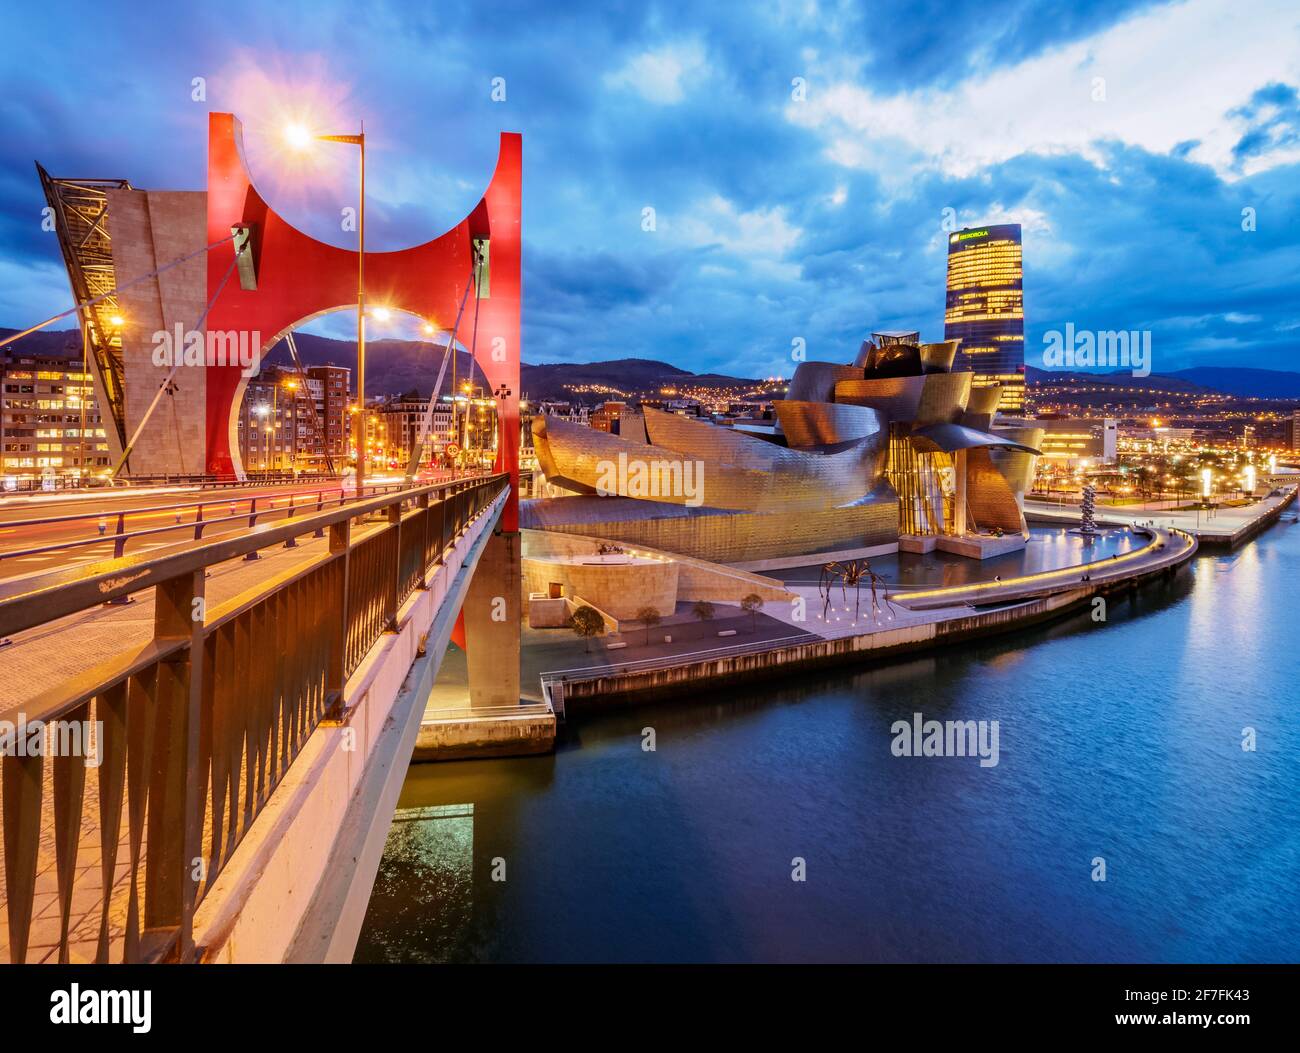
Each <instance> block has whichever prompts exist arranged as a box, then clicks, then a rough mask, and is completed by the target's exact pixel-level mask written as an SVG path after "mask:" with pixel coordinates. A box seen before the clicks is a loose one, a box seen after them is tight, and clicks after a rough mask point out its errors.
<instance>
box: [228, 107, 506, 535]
mask: <svg viewBox="0 0 1300 1053" xmlns="http://www.w3.org/2000/svg"><path fill="white" fill-rule="evenodd" d="M242 135H243V133H242V128H241V125H240V122H239V121H238V120H237V119H236V118H235V116H234V115H233V114H229V113H213V114H210V115H209V121H208V198H207V206H208V215H207V223H208V227H207V237H208V244H212V243H213V242H216V241H220V240H221V239H224V238H229V236H230V234H231V230H232V228H236V227H248V228H250V229H251V231H252V249H251V251H252V253H253V263H254V267H255V271H256V288H252V289H246V288H243V287H241V284H240V283H239V282H236V281H228V282H226V284H225V287H224V288H222V289H221V294H220V296H218V297H217V298H216V300H215V302H213V303H212V309H211V311H210V312H209V314H208V318H207V330H208V331H209V332H212V331H223V332H248V333H253V332H257V333H260V334H261V349H260V350H261V352H262V353H263V354H265V353H266V352H267V351H269V350H270V349H271V348H272V347H273V346H274V345H275V344H276V342H277V341H279V340H280V339H282V338H283V337H284V335H285V334H286V333H288V332H289V331H291V330H293V329H295V328H297V327H298V326H300V325H302V324H304V323H305V322H308V321H310V320H311V319H313V318H316V317H318V316H320V315H323V314H327V313H329V312H331V311H338V310H346V309H348V308H352V309H355V308H356V300H357V262H358V260H357V253H356V252H355V251H353V250H350V249H341V248H336V247H335V246H333V245H326V244H325V243H324V242H321V241H317V240H316V239H315V238H312V237H310V236H308V235H306V234H304V233H303V232H302V231H300V230H298V229H297V228H295V227H294V226H293V225H292V224H290V223H289V222H287V221H286V220H285V219H284V218H283V217H281V216H280V215H279V214H277V213H276V212H275V210H274V209H273V208H271V206H270V205H268V204H267V202H266V201H265V200H264V199H263V198H262V196H261V195H260V194H259V193H258V192H257V189H256V187H254V185H253V181H252V178H251V176H250V175H249V172H248V167H247V165H246V164H245V163H244V156H243V142H242ZM522 162H523V141H522V138H521V136H520V135H519V134H518V133H514V132H503V133H501V144H500V148H499V152H498V155H497V165H496V170H495V172H494V173H493V175H492V179H491V182H490V183H489V184H488V188H487V190H486V191H485V192H484V194H483V197H482V199H481V200H480V201H479V203H478V205H477V206H475V208H474V210H473V211H472V212H471V213H470V214H469V215H468V216H467V217H466V218H465V219H463V220H461V222H460V223H458V224H457V225H456V226H455V227H453V228H452V229H451V230H449V231H447V232H446V233H445V234H442V235H439V236H438V237H436V238H434V239H433V240H432V241H426V242H425V243H424V244H422V245H415V246H412V247H410V248H406V249H400V250H398V251H396V252H367V253H366V259H365V273H366V302H367V304H368V305H374V306H383V307H387V308H389V309H390V310H394V311H407V312H409V313H411V314H414V315H418V316H419V317H421V318H423V319H425V320H426V321H428V322H431V323H433V324H434V325H436V326H439V327H440V328H446V327H447V326H448V325H449V323H450V320H451V319H452V318H453V317H454V316H455V313H456V307H457V305H458V304H459V303H460V300H461V297H462V295H463V294H464V292H465V286H466V283H467V282H469V281H470V280H471V271H472V267H473V258H474V256H473V254H474V242H475V241H478V240H480V239H486V240H487V242H488V246H489V253H488V260H489V273H490V280H489V281H488V282H485V283H484V284H485V286H486V287H485V289H484V290H483V293H484V294H485V295H483V298H482V300H481V302H480V304H479V318H478V337H477V342H476V351H475V358H476V361H477V364H478V365H479V366H480V367H481V368H482V370H483V373H484V374H485V376H486V377H487V380H488V383H489V384H490V385H491V388H492V390H494V391H501V390H502V388H503V387H504V391H505V392H508V393H509V394H504V393H503V394H502V396H500V397H498V399H497V406H498V413H497V427H498V428H499V429H500V430H499V432H498V442H497V458H496V466H495V470H496V471H497V472H504V473H507V474H508V475H509V477H510V483H511V486H510V498H509V505H508V506H507V507H506V508H505V509H504V510H503V513H502V519H501V529H502V530H505V531H515V530H517V529H518V516H519V512H518V499H517V496H516V495H517V494H518V488H519V441H518V435H519V362H520V357H521V347H520V342H521V333H520V306H521V298H522V281H521V274H520V270H521V268H520V260H521V244H520V240H521V235H520V213H521V182H522ZM235 251H236V250H235V246H234V244H233V243H232V242H229V241H228V242H226V243H225V244H223V245H219V246H218V247H217V248H215V249H214V250H213V251H211V252H209V253H208V298H209V300H212V298H213V297H214V296H216V294H217V290H218V288H219V287H220V286H221V282H222V278H223V277H224V276H225V275H226V274H227V273H228V272H229V271H230V268H231V263H232V261H233V259H234V254H235ZM470 295H471V296H473V295H474V294H473V292H472V291H471V293H470ZM246 384H247V377H245V376H244V375H243V373H242V371H241V369H240V367H239V364H238V363H232V364H229V365H214V364H209V366H208V369H207V470H208V472H210V473H213V474H216V475H225V476H229V475H231V474H239V473H240V472H241V470H242V465H241V464H240V462H239V443H238V440H237V435H236V431H235V410H236V408H237V407H238V406H239V403H240V399H241V398H242V397H243V391H244V387H245V385H246Z"/></svg>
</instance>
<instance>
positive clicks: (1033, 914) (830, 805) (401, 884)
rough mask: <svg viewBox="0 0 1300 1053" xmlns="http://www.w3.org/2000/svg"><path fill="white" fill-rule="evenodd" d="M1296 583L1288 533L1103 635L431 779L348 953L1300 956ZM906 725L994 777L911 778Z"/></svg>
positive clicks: (1042, 642)
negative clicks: (970, 741)
mask: <svg viewBox="0 0 1300 1053" xmlns="http://www.w3.org/2000/svg"><path fill="white" fill-rule="evenodd" d="M1054 543H1056V542H1052V541H1039V542H1036V544H1042V545H1049V544H1054ZM1064 544H1072V542H1070V541H1067V542H1064ZM1031 549H1032V546H1031ZM1026 558H1028V557H1026ZM873 565H874V561H873ZM1298 583H1300V527H1287V526H1279V527H1275V528H1274V529H1272V530H1271V531H1269V532H1268V533H1266V534H1265V535H1263V537H1262V538H1261V539H1260V540H1259V541H1257V542H1256V543H1255V544H1253V545H1250V546H1248V547H1247V548H1245V549H1244V550H1242V551H1240V552H1238V553H1234V554H1232V555H1228V556H1221V557H1220V556H1202V557H1199V558H1198V559H1197V560H1196V561H1195V563H1194V564H1193V566H1192V567H1191V568H1189V569H1188V570H1186V571H1184V573H1183V575H1182V576H1181V578H1180V579H1179V580H1178V581H1177V582H1176V583H1174V584H1172V585H1162V586H1153V587H1149V588H1147V589H1145V590H1143V591H1142V592H1141V593H1139V594H1138V596H1137V597H1136V598H1134V599H1125V600H1115V601H1112V603H1111V605H1110V610H1109V612H1108V613H1109V617H1108V620H1107V621H1106V622H1105V623H1103V624H1096V623H1093V622H1092V621H1091V619H1090V618H1089V617H1088V616H1087V615H1086V614H1084V615H1080V616H1078V617H1074V618H1071V619H1070V620H1068V621H1065V622H1061V623H1057V624H1055V625H1053V626H1050V627H1047V628H1039V629H1034V630H1031V631H1025V632H1022V633H1019V634H1015V635H1012V636H1009V637H1006V638H1003V639H1000V640H997V641H992V642H985V643H982V644H977V645H968V646H965V647H962V648H960V649H957V650H953V651H952V652H949V653H943V654H932V655H927V656H924V657H918V658H916V659H914V660H911V661H906V662H897V663H894V664H890V665H881V666H875V667H871V668H865V669H862V670H858V671H853V672H842V673H836V674H826V675H816V676H812V675H802V676H799V677H797V678H795V679H786V680H781V681H773V682H771V683H769V684H763V685H759V686H755V687H750V688H746V689H743V690H731V691H726V692H708V693H705V694H703V695H702V696H701V697H700V698H699V699H698V700H697V701H696V702H695V703H693V704H690V703H676V702H675V703H665V704H663V705H657V706H644V707H640V708H637V709H635V710H624V711H620V712H617V713H609V714H606V715H602V716H596V717H587V718H584V719H581V720H578V721H576V722H575V723H574V724H572V725H571V726H570V727H569V728H568V729H567V730H566V733H565V738H564V740H563V742H562V743H561V744H560V747H559V749H558V750H557V752H556V754H555V755H554V756H547V757H539V758H531V759H523V760H497V761H476V762H462V763H452V764H438V765H417V766H415V767H414V768H413V769H412V773H411V775H410V777H409V778H408V781H407V784H406V787H405V789H404V791H403V795H402V800H401V811H400V812H399V814H398V817H397V821H396V822H395V824H394V827H393V832H392V834H391V835H390V837H389V841H388V846H387V849H386V853H385V857H384V861H383V864H382V867H381V872H380V875H379V878H378V880H377V882H376V885H375V891H374V896H373V898H372V901H371V905H370V911H369V914H368V916H367V920H366V925H365V930H364V932H363V935H362V939H361V944H360V946H359V948H358V951H357V959H358V960H359V961H383V960H388V961H465V960H472V961H603V960H610V961H678V960H682V961H718V960H723V961H766V960H782V961H807V960H821V961H825V960H868V961H950V960H952V961H1047V960H1050V961H1094V960H1102V961H1111V960H1118V961H1127V960H1139V961H1238V960H1285V961H1295V960H1300V691H1298V690H1297V674H1300V589H1298V588H1297V585H1298ZM916 712H920V713H923V714H924V716H925V718H927V719H936V720H952V719H961V720H968V719H969V720H976V721H979V720H986V721H994V720H996V721H998V722H999V725H998V727H999V763H998V764H997V765H996V766H995V767H981V766H980V765H979V762H978V760H977V759H975V758H968V757H967V758H957V757H950V758H936V757H931V758H903V757H895V756H893V754H892V753H891V749H890V745H891V740H892V737H893V736H892V735H891V730H890V726H891V724H892V723H893V722H894V721H896V720H900V719H901V720H910V719H911V717H912V714H913V713H916ZM646 728H653V729H654V733H655V739H656V747H657V748H656V750H655V751H654V752H646V751H644V750H643V749H642V742H643V729H646ZM1246 728H1251V729H1254V734H1255V737H1256V745H1257V748H1256V749H1255V750H1254V751H1253V752H1250V751H1244V750H1243V749H1242V742H1243V729H1246ZM795 857H799V858H802V859H803V860H805V861H806V864H805V865H806V875H807V880H806V881H803V882H795V881H792V880H791V871H792V862H791V861H792V860H793V859H794V858H795ZM1098 858H1101V859H1104V860H1105V867H1106V880H1105V881H1104V882H1098V881H1094V880H1092V875H1093V872H1094V860H1095V859H1098ZM502 870H504V874H502ZM494 876H495V877H501V876H504V878H505V880H503V881H502V880H494Z"/></svg>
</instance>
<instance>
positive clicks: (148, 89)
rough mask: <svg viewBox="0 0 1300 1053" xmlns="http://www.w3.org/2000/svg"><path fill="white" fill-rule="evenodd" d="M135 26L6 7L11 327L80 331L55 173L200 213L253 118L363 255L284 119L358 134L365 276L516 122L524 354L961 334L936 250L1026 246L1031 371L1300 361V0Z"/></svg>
mask: <svg viewBox="0 0 1300 1053" xmlns="http://www.w3.org/2000/svg"><path fill="white" fill-rule="evenodd" d="M114 6H115V8H116V10H115V12H114V14H113V15H112V17H105V14H104V12H105V7H104V5H103V4H102V3H95V4H93V5H92V4H89V3H78V2H71V3H69V2H59V0H52V2H48V3H44V4H39V5H36V4H27V5H22V7H21V8H19V7H18V6H17V5H13V6H11V7H10V9H9V11H8V12H7V14H6V30H7V32H6V44H7V46H6V47H5V49H4V51H3V57H2V58H0V127H3V129H4V134H3V136H0V325H3V326H11V327H19V326H26V325H29V324H32V323H34V322H36V321H38V320H40V319H42V318H44V317H47V316H48V315H50V314H53V313H55V312H57V311H60V310H63V309H66V308H67V307H69V306H70V305H71V301H70V294H69V291H68V286H67V280H66V275H65V273H64V270H63V266H62V262H61V259H60V256H59V252H58V247H57V243H56V242H55V239H54V235H53V234H50V233H48V232H44V231H42V229H41V208H42V207H43V205H44V200H43V198H42V196H41V192H40V186H39V183H38V181H37V178H36V173H35V168H34V166H33V161H37V160H39V161H40V162H41V163H42V164H44V165H45V166H46V168H47V169H49V170H50V172H51V173H52V174H54V175H56V176H57V175H62V176H77V177H83V176H96V177H115V178H118V177H120V178H127V179H130V180H131V182H132V183H133V184H134V185H135V186H137V187H147V188H158V189H195V190H197V189H202V187H203V181H204V178H205V165H206V157H205V154H206V127H207V113H208V111H209V110H229V111H233V112H235V113H236V114H237V115H238V116H239V117H240V118H241V119H242V120H243V122H244V126H245V142H246V147H247V152H248V158H249V164H250V167H251V169H252V171H253V177H254V180H255V181H256V183H257V184H258V187H259V189H260V190H261V191H262V192H263V194H264V195H265V196H266V197H267V198H268V199H269V200H270V201H271V203H272V204H273V205H274V206H275V207H276V208H277V210H278V211H280V212H281V213H282V214H283V215H285V216H286V217H287V218H289V219H291V220H292V221H294V222H295V223H297V224H298V225H299V226H301V227H302V228H303V229H305V230H307V231H309V232H310V233H312V234H313V235H315V236H317V237H319V238H322V239H323V240H326V241H330V242H333V243H336V244H339V245H347V246H351V245H353V244H354V240H353V239H354V237H355V235H353V234H350V233H346V232H344V231H343V230H342V229H341V225H340V220H339V216H340V209H341V208H343V207H346V206H348V205H349V204H351V203H352V202H354V201H355V199H356V190H357V188H356V175H355V170H354V169H355V156H354V154H353V153H352V152H351V150H350V149H348V148H343V147H339V148H335V149H334V150H333V151H332V152H331V151H329V150H325V151H322V152H321V154H319V155H318V154H316V153H313V154H312V155H310V156H308V157H306V158H304V157H301V156H296V155H290V154H289V153H288V151H287V150H286V149H285V148H284V144H283V137H282V135H281V129H282V128H283V126H284V124H285V123H286V121H287V120H295V121H301V122H305V123H307V124H309V125H310V126H311V127H313V129H320V130H326V131H339V132H348V131H354V130H355V129H356V127H357V126H358V125H359V122H361V121H364V122H365V129H366V134H367V179H366V187H367V231H366V237H367V247H368V248H372V249H374V250H387V249H397V248H402V247H405V246H407V245H413V244H418V243H421V242H423V241H426V240H428V239H429V238H431V237H434V236H436V235H437V234H440V233H441V232H443V231H444V230H446V229H447V228H449V227H451V226H453V225H455V224H456V223H457V222H458V221H459V220H460V219H461V218H463V217H464V216H465V215H466V214H467V213H468V212H469V211H470V209H471V208H472V207H473V205H474V203H475V202H476V201H477V200H478V198H479V196H480V195H481V193H482V191H483V189H484V187H485V186H486V183H487V180H488V177H489V176H490V173H491V171H492V168H493V165H494V162H495V157H496V149H497V140H498V133H499V132H500V131H518V132H522V133H523V141H524V283H525V305H524V350H523V357H524V360H525V361H527V362H533V363H536V362H558V361H596V360H605V359H611V358H628V357H638V358H655V359H661V360H665V361H668V362H671V363H673V364H675V365H677V366H681V367H683V368H687V369H691V370H694V371H697V372H706V371H717V372H724V373H731V374H733V375H744V376H776V375H779V376H789V375H790V373H791V372H792V371H793V367H794V362H793V361H792V358H791V355H792V349H793V348H795V347H796V346H797V345H798V342H800V341H802V343H803V346H804V347H806V356H807V357H808V358H809V359H814V360H828V361H846V360H851V358H852V356H853V354H854V353H855V351H856V349H857V346H858V344H859V343H860V342H861V340H862V339H863V338H864V337H866V336H868V335H869V334H870V333H871V332H872V331H873V330H877V329H900V328H908V329H919V330H920V331H921V333H922V337H923V339H931V340H937V339H941V338H942V328H943V298H944V271H945V262H946V240H947V232H948V231H949V230H951V229H953V227H954V226H956V227H965V226H979V225H983V224H986V223H993V222H1019V223H1021V224H1022V225H1023V227H1024V258H1025V281H1024V285H1025V313H1026V361H1027V362H1028V363H1029V364H1030V365H1035V364H1041V360H1042V349H1043V346H1044V334H1045V333H1046V332H1047V331H1049V330H1063V329H1064V327H1065V326H1066V325H1067V323H1073V324H1074V326H1075V328H1076V330H1088V329H1091V330H1115V329H1122V330H1149V331H1150V332H1151V345H1152V368H1153V370H1154V371H1155V372H1162V371H1170V370H1174V369H1181V368H1186V367H1190V366H1197V365H1237V366H1252V367H1258V368H1269V369H1297V368H1300V364H1297V362H1296V350H1297V347H1298V346H1300V289H1298V285H1300V237H1297V236H1296V235H1297V219H1298V218H1300V211H1298V206H1300V6H1297V5H1296V4H1295V2H1294V0H1282V2H1278V0H1252V2H1251V3H1250V4H1249V5H1242V4H1240V3H1239V2H1236V0H1186V2H1183V3H1172V4H1148V3H1140V2H1134V0H1108V2H1091V0H1077V2H1074V3H1071V4H1069V5H1064V4H1038V3H1031V2H1027V0H980V2H978V3H963V2H958V0H934V2H929V0H927V2H920V3H896V2H885V3H831V2H818V0H807V2H799V0H777V2H775V3H768V4H762V5H749V4H716V5H712V4H709V5H705V4H700V3H698V2H686V3H666V4H655V3H652V4H618V3H610V4H592V5H589V6H583V5H577V4H574V5H557V4H553V3H540V2H539V3H531V4H529V3H510V2H502V0H496V2H494V3H491V4H456V5H452V4H441V3H438V4H416V3H410V4H405V3H394V2H384V0H372V2H368V3H365V4H346V3H331V2H330V0H315V2H312V3H308V4H296V3H291V2H281V3H274V4H268V3H264V2H251V3H250V2H243V0H225V2H223V3H221V4H213V5H206V4H205V5H185V4H177V3H174V2H172V3H163V4H159V3H153V2H135V3H131V4H129V5H128V4H121V5H114ZM502 96H504V97H502ZM647 210H653V212H649V211H647ZM649 216H653V223H650V222H648V221H647V217H649ZM647 228H651V229H647ZM119 277H121V276H119ZM351 324H352V323H351V322H350V321H349V319H347V318H346V317H342V316H335V317H332V318H326V319H323V320H319V321H317V322H316V323H313V326H312V328H313V331H317V332H323V333H326V334H329V335H339V336H347V335H348V333H349V326H350V325H351ZM371 333H372V336H379V335H396V336H400V335H406V334H404V333H402V332H394V333H392V334H382V333H375V332H374V330H373V328H372V330H371Z"/></svg>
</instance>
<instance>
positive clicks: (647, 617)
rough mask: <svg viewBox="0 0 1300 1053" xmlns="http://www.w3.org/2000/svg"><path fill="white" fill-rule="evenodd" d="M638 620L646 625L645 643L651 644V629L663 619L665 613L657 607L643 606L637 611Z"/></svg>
mask: <svg viewBox="0 0 1300 1053" xmlns="http://www.w3.org/2000/svg"><path fill="white" fill-rule="evenodd" d="M636 620H637V621H639V622H640V623H641V624H642V625H644V626H645V643H646V646H647V647H649V646H650V630H651V629H653V628H654V627H655V626H656V625H658V624H659V623H660V622H661V621H663V620H664V619H663V615H662V614H660V613H659V609H658V608H657V607H642V608H641V609H640V610H638V611H637V612H636Z"/></svg>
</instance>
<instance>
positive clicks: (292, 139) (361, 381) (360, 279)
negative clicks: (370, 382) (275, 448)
mask: <svg viewBox="0 0 1300 1053" xmlns="http://www.w3.org/2000/svg"><path fill="white" fill-rule="evenodd" d="M285 138H286V139H287V140H288V142H289V145H290V146H292V147H295V148H297V149H303V148H305V147H306V146H307V145H308V144H309V143H310V142H311V141H312V140H313V139H315V140H317V141H319V142H322V143H346V144H348V145H350V146H356V147H358V148H359V149H360V151H361V187H360V193H359V197H360V205H361V207H360V209H359V215H358V217H357V405H358V406H359V407H360V416H361V421H360V423H361V434H362V435H365V434H366V122H365V121H362V122H361V131H360V132H359V133H358V134H356V135H312V134H311V132H310V131H309V130H308V129H307V128H306V127H304V126H303V125H301V124H291V125H290V126H289V127H288V128H286V129H285ZM365 481H366V450H365V446H364V445H361V444H359V445H358V456H357V494H358V496H360V494H361V492H362V489H363V487H364V486H365Z"/></svg>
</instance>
